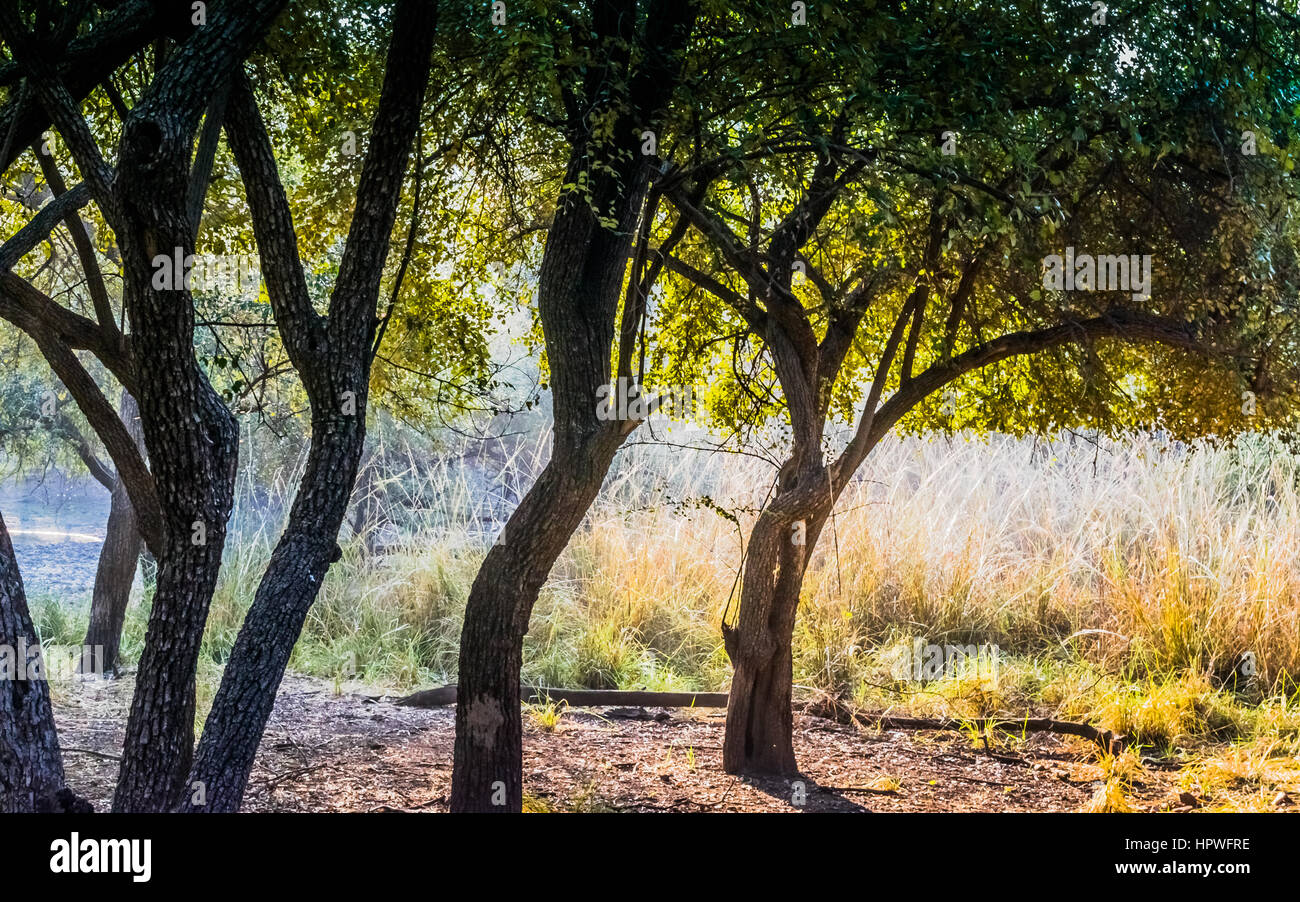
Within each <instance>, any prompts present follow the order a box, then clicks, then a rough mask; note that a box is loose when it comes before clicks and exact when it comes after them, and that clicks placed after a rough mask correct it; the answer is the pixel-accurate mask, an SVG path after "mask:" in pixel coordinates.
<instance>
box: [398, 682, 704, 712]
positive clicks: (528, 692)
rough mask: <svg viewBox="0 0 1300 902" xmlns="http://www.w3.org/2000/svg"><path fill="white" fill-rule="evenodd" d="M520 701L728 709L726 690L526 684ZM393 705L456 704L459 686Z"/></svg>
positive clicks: (426, 692)
mask: <svg viewBox="0 0 1300 902" xmlns="http://www.w3.org/2000/svg"><path fill="white" fill-rule="evenodd" d="M519 700H520V701H521V702H528V703H530V704H536V703H541V704H545V703H546V702H554V703H556V704H558V703H560V702H564V703H565V704H567V705H568V706H569V707H570V708H606V707H615V706H634V707H641V708H725V707H727V693H725V692H642V691H640V690H628V691H625V690H622V689H551V688H548V687H545V686H523V687H521V688H520V690H519ZM393 704H395V705H401V706H403V707H407V708H441V707H443V706H444V705H454V704H456V687H455V686H442V687H439V688H437V689H424V690H421V691H420V692H414V693H412V694H411V695H408V696H405V697H403V698H399V699H398V700H397V701H395V702H394V703H393Z"/></svg>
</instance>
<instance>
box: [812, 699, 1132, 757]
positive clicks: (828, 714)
mask: <svg viewBox="0 0 1300 902" xmlns="http://www.w3.org/2000/svg"><path fill="white" fill-rule="evenodd" d="M803 710H804V713H805V714H811V715H813V716H814V717H824V718H827V719H828V720H833V721H835V722H836V723H842V724H851V725H861V726H867V727H875V728H877V729H881V730H950V731H961V730H965V729H970V728H971V727H975V728H977V729H979V730H1005V731H1007V732H1014V731H1015V730H1020V731H1022V732H1030V733H1034V732H1040V733H1043V732H1045V733H1060V734H1063V735H1067V736H1080V737H1082V738H1084V739H1088V740H1091V741H1092V742H1095V743H1097V745H1098V746H1100V747H1101V749H1102V751H1104V752H1105V753H1107V754H1109V755H1117V754H1119V753H1120V752H1122V751H1123V750H1124V747H1125V746H1126V745H1127V744H1128V737H1127V736H1125V735H1123V734H1122V733H1114V732H1112V731H1110V730H1102V729H1098V728H1097V727H1094V726H1093V725H1092V724H1086V723H1075V722H1074V721H1069V720H1055V719H1053V718H1051V717H1025V718H1021V719H1019V720H1015V719H1012V718H1004V717H972V718H969V719H965V720H961V719H955V718H949V717H941V718H928V717H894V716H893V715H889V714H873V713H871V712H869V711H857V710H854V709H853V708H850V707H849V706H847V705H845V704H844V703H842V702H840V701H837V700H836V699H833V698H823V699H820V700H818V701H815V702H812V703H810V704H809V705H807V706H806V707H805V708H804V709H803Z"/></svg>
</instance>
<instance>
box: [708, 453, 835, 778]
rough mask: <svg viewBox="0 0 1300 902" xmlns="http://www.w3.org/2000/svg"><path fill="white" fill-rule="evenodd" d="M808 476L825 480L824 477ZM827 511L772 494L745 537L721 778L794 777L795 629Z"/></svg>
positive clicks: (727, 630) (726, 636) (727, 631)
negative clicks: (807, 573) (727, 775)
mask: <svg viewBox="0 0 1300 902" xmlns="http://www.w3.org/2000/svg"><path fill="white" fill-rule="evenodd" d="M812 473H813V474H819V478H821V479H824V478H825V477H824V474H825V471H824V470H820V469H817V470H813V471H812ZM808 495H811V496H812V498H813V499H815V500H812V501H810V500H808V497H807V496H808ZM790 496H795V497H794V499H793V503H792V499H791V497H790ZM829 510H830V505H829V503H828V499H827V497H826V495H825V493H824V492H822V493H820V497H818V495H817V493H804V492H798V491H797V490H796V491H792V492H790V493H789V496H787V497H785V498H783V497H782V496H781V495H780V494H778V496H777V497H776V498H775V499H774V501H773V502H772V503H771V504H769V505H768V507H767V508H766V509H765V510H764V511H763V512H762V513H761V514H760V515H759V519H758V522H757V523H756V524H755V525H754V529H753V531H752V532H751V534H750V538H749V544H748V546H747V547H746V551H745V571H744V574H743V576H742V580H741V599H740V613H739V617H738V622H737V624H736V626H735V627H734V628H732V627H729V626H727V625H726V624H724V625H723V641H724V644H725V646H726V650H727V655H728V657H729V658H730V659H731V664H732V667H733V672H732V677H731V695H730V698H729V699H728V701H727V729H726V735H725V738H724V741H723V747H722V766H723V769H724V770H726V771H727V773H730V774H741V773H743V774H758V775H789V774H794V773H797V771H798V768H797V766H796V764H795V758H794V716H793V709H792V707H791V702H792V695H791V693H792V691H793V686H794V658H793V637H794V623H795V616H796V614H797V612H798V609H799V596H800V593H801V591H802V589H803V577H804V572H805V571H806V569H807V566H808V557H809V555H810V554H811V552H812V549H813V547H814V546H815V545H816V542H817V537H818V535H819V534H820V532H821V529H822V526H823V524H824V523H825V522H826V517H827V516H828V514H829Z"/></svg>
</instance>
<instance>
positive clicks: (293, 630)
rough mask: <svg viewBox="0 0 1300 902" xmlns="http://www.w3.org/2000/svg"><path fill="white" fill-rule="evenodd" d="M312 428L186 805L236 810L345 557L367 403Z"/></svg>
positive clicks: (201, 747)
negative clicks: (296, 654)
mask: <svg viewBox="0 0 1300 902" xmlns="http://www.w3.org/2000/svg"><path fill="white" fill-rule="evenodd" d="M312 432H313V439H312V449H311V452H310V453H309V455H308V460H307V469H306V471H305V472H304V474H303V479H302V483H301V487H300V489H299V491H298V495H297V497H296V498H295V499H294V504H293V508H292V510H291V511H290V513H289V522H288V525H287V526H286V528H285V531H284V533H283V535H281V537H280V541H279V543H278V544H277V545H276V547H275V551H274V552H272V554H271V561H270V563H269V564H268V565H267V568H266V572H265V573H264V574H263V575H262V581H261V582H260V583H259V584H258V587H257V594H256V596H255V597H254V599H253V605H252V607H250V608H249V611H248V615H247V617H245V619H244V623H243V625H242V626H241V627H240V628H239V635H238V637H237V638H236V639H235V646H234V648H233V649H232V650H231V652H230V659H229V661H228V663H227V665H226V670H225V673H224V674H223V675H222V679H221V687H220V689H218V691H217V696H216V699H215V700H214V701H213V703H212V711H211V712H210V713H209V714H208V719H207V722H206V724H205V726H204V728H203V736H202V738H201V739H200V741H199V747H198V751H197V753H196V754H195V759H194V767H193V770H192V772H191V773H190V777H189V784H190V789H191V790H192V792H191V795H190V803H189V804H185V803H184V802H182V809H183V810H187V811H196V812H234V811H238V810H239V806H240V804H241V803H242V802H243V798H244V790H245V787H246V786H247V783H248V775H249V773H250V772H251V771H252V768H253V759H254V757H255V756H256V754H257V747H258V745H259V743H260V742H261V740H262V733H263V731H264V730H265V729H266V722H267V720H268V719H269V718H270V716H271V709H272V708H273V707H274V706H275V696H276V692H277V691H278V690H279V687H280V681H281V680H282V679H283V678H284V672H285V669H286V668H287V667H288V664H289V656H290V655H291V654H292V653H293V647H294V644H295V643H296V642H297V641H298V636H299V635H300V634H301V633H302V627H303V623H304V622H305V621H306V619H307V612H308V611H309V610H310V609H311V606H312V603H313V602H315V600H316V595H317V593H318V592H319V591H320V586H321V582H322V581H323V580H324V578H325V573H326V571H327V570H329V567H330V564H332V563H334V562H335V561H337V560H338V559H339V554H340V552H339V546H338V543H337V541H336V540H337V537H338V531H339V527H340V526H341V525H342V523H343V517H344V514H346V512H347V506H348V500H349V496H350V495H351V492H352V485H353V481H354V480H355V478H356V472H357V464H358V462H359V460H360V458H361V450H362V446H363V445H364V443H365V420H364V407H363V408H362V410H361V412H360V414H359V415H354V416H341V415H338V416H335V417H334V418H333V420H332V421H328V422H318V423H316V424H314V426H313V429H312Z"/></svg>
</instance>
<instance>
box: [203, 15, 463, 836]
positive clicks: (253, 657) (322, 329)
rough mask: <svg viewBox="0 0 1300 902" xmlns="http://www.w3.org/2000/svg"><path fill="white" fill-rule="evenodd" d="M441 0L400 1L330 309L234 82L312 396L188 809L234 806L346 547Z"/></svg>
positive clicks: (239, 138) (253, 201) (247, 172)
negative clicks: (307, 268) (289, 491)
mask: <svg viewBox="0 0 1300 902" xmlns="http://www.w3.org/2000/svg"><path fill="white" fill-rule="evenodd" d="M437 12H438V5H437V4H431V3H427V2H423V0H402V2H400V3H399V4H398V5H397V8H396V11H395V12H394V14H393V24H392V40H391V43H390V46H389V54H388V65H387V70H386V74H385V79H384V89H383V93H382V96H381V98H380V102H379V108H378V111H377V112H376V115H375V121H374V124H373V126H372V128H371V132H370V140H369V146H368V149H367V152H366V160H365V165H364V167H363V170H362V173H361V181H360V184H359V186H358V188H357V205H356V212H355V213H354V214H353V217H352V225H351V229H350V231H349V234H348V241H347V244H346V246H345V248H344V250H343V255H342V259H341V262H340V264H339V273H338V278H337V279H336V281H335V284H334V290H333V293H332V294H331V297H330V307H329V313H328V316H326V317H321V316H319V315H318V314H317V313H316V312H315V310H314V309H313V307H312V302H311V296H310V294H309V292H308V288H307V282H306V279H305V276H304V273H303V270H302V267H301V264H300V263H299V260H298V241H297V235H296V233H295V231H294V226H293V218H292V214H291V212H290V210H289V205H288V201H287V199H286V197H285V194H284V189H283V188H282V187H281V185H280V180H279V175H278V172H277V168H276V164H275V158H274V156H273V155H272V151H271V145H270V142H269V140H268V139H267V134H266V126H265V124H264V123H263V122H262V117H261V114H260V113H259V111H258V109H257V105H256V101H255V98H254V96H253V92H252V87H251V85H250V83H249V82H248V80H247V79H246V78H242V77H240V78H237V79H236V82H235V85H234V88H233V91H232V93H231V99H230V107H229V110H228V114H227V120H226V128H227V134H228V135H229V138H230V146H231V149H232V150H233V152H234V154H235V158H236V160H237V161H238V163H239V169H240V173H241V175H242V177H243V180H244V184H245V187H246V191H247V196H248V202H249V208H250V210H251V212H252V218H253V228H254V231H255V233H256V236H257V246H258V251H259V254H260V255H261V259H262V268H263V272H264V274H265V277H266V279H267V286H268V292H269V294H270V297H271V304H272V308H273V310H274V312H275V317H276V321H277V324H278V326H279V330H280V335H281V337H282V339H283V341H284V343H285V348H286V350H287V351H288V353H289V357H290V359H291V360H292V361H293V365H294V368H295V370H296V371H297V372H298V374H299V376H300V377H301V378H302V382H303V387H304V388H305V389H306V392H307V397H308V400H309V402H310V404H311V411H312V422H311V428H312V442H311V449H310V451H309V453H308V457H307V466H306V472H305V473H304V474H303V477H302V481H301V483H300V485H299V488H298V492H297V495H296V496H295V498H294V503H293V508H292V510H291V511H290V513H289V522H288V524H287V525H286V527H285V530H284V533H283V534H282V535H281V537H280V540H279V542H278V543H277V545H276V548H275V551H274V552H273V553H272V555H271V562H270V564H269V565H268V566H267V569H266V572H265V573H264V574H263V576H262V581H261V583H260V584H259V586H258V590H257V595H256V597H255V598H254V599H253V605H252V607H251V608H250V609H249V612H248V615H247V617H246V618H245V620H244V623H243V626H242V627H241V628H240V631H239V636H238V638H237V639H236V640H235V647H234V649H233V650H232V651H231V654H230V659H229V662H228V663H227V665H226V671H225V674H224V675H223V678H222V681H221V687H220V688H219V689H218V691H217V697H216V699H215V701H214V702H213V705H212V711H211V713H210V714H209V715H208V719H207V724H206V726H205V728H204V731H203V736H202V738H201V739H200V741H199V747H198V750H197V752H196V756H195V761H194V766H193V769H192V771H191V773H190V776H189V783H190V784H191V785H196V786H201V787H202V792H201V793H196V794H195V795H194V796H193V799H194V804H192V805H190V806H186V808H187V810H193V811H213V812H218V811H237V810H239V805H240V803H241V801H242V800H243V794H244V788H245V786H246V784H247V781H248V774H249V772H250V771H251V770H252V766H253V758H254V756H255V754H256V752H257V747H258V744H259V743H260V742H261V738H262V731H263V730H264V728H265V726H266V721H267V718H268V717H270V714H271V708H272V706H273V705H274V703H275V695H276V690H277V689H278V688H279V685H280V680H281V679H282V678H283V676H284V671H285V667H286V666H287V665H288V663H289V654H290V652H292V651H293V646H294V643H295V642H297V640H298V635H299V634H300V633H301V632H302V626H303V622H304V621H305V619H306V617H307V612H308V610H309V609H310V608H311V605H312V603H313V602H314V601H315V599H316V594H317V592H318V591H319V589H320V585H321V581H322V580H323V579H324V576H325V571H326V570H327V569H329V566H330V564H332V563H333V562H334V561H336V560H338V558H339V556H340V554H341V552H340V550H339V547H338V544H337V536H338V532H339V528H340V527H341V526H342V523H343V518H344V516H345V514H346V513H347V507H348V501H349V498H350V497H351V494H352V487H353V485H354V483H355V482H356V476H357V467H358V465H359V463H360V460H361V454H362V451H363V449H364V447H365V437H366V403H367V398H368V396H369V386H370V366H371V363H372V361H373V360H374V356H375V353H376V352H377V350H378V347H377V343H376V334H375V333H376V327H377V326H378V320H377V318H376V316H375V308H376V304H377V302H378V295H379V290H380V282H381V278H382V276H383V271H384V262H385V260H386V258H387V255H388V246H389V242H388V236H389V235H390V233H391V231H392V228H393V222H394V219H395V218H396V213H397V204H398V200H399V199H400V197H401V188H402V181H403V175H404V173H405V171H406V168H407V158H408V156H409V155H410V151H411V147H412V145H413V143H414V141H415V136H416V126H417V123H418V120H419V115H420V108H421V104H422V102H423V98H424V92H425V85H426V83H427V82H428V76H429V57H430V51H431V49H432V44H433V35H434V28H435V24H436V21H437Z"/></svg>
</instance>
